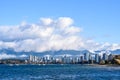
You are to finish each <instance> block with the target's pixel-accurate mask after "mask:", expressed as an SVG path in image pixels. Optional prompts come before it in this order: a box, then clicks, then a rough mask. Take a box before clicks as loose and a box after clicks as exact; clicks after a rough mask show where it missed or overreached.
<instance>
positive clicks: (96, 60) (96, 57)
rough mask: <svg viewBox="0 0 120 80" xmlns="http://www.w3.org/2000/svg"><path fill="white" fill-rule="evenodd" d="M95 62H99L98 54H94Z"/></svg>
mask: <svg viewBox="0 0 120 80" xmlns="http://www.w3.org/2000/svg"><path fill="white" fill-rule="evenodd" d="M95 62H96V63H99V62H100V57H99V54H95Z"/></svg>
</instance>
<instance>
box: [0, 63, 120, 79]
mask: <svg viewBox="0 0 120 80" xmlns="http://www.w3.org/2000/svg"><path fill="white" fill-rule="evenodd" d="M0 80H120V67H114V66H90V65H0Z"/></svg>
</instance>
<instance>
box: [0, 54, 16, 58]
mask: <svg viewBox="0 0 120 80" xmlns="http://www.w3.org/2000/svg"><path fill="white" fill-rule="evenodd" d="M8 58H16V56H15V55H11V54H6V53H2V54H0V59H8Z"/></svg>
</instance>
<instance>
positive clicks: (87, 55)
mask: <svg viewBox="0 0 120 80" xmlns="http://www.w3.org/2000/svg"><path fill="white" fill-rule="evenodd" d="M89 57H90V56H89V53H84V60H85V61H89Z"/></svg>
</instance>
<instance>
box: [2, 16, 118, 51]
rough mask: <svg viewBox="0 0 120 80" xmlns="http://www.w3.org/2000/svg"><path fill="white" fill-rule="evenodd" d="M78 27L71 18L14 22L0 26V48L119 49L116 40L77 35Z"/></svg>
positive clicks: (22, 49) (44, 49)
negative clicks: (111, 41)
mask: <svg viewBox="0 0 120 80" xmlns="http://www.w3.org/2000/svg"><path fill="white" fill-rule="evenodd" d="M81 31H82V28H80V27H78V26H74V21H73V19H71V18H69V17H59V18H58V19H52V18H40V22H39V23H32V24H28V23H26V22H23V23H21V24H19V25H16V26H0V49H3V48H5V49H7V48H12V49H14V50H15V51H17V52H19V51H25V52H30V51H35V52H43V51H48V50H61V49H63V50H71V49H72V50H83V49H88V50H91V51H94V50H102V49H107V50H109V49H111V50H114V49H118V48H119V49H120V44H109V43H97V42H95V41H93V40H86V39H84V38H83V37H81V36H80V33H81Z"/></svg>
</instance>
